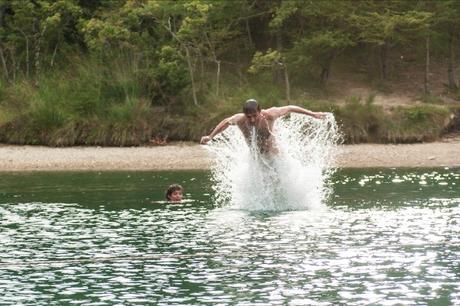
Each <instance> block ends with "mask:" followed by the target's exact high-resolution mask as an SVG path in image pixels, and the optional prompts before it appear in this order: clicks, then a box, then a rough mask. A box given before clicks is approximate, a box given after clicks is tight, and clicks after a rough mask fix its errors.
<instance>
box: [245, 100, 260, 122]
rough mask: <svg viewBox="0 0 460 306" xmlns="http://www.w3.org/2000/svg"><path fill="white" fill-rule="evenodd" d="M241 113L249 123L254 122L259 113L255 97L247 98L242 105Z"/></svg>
mask: <svg viewBox="0 0 460 306" xmlns="http://www.w3.org/2000/svg"><path fill="white" fill-rule="evenodd" d="M243 113H244V115H245V116H246V118H247V119H248V121H249V123H251V124H254V123H255V122H256V120H257V117H258V116H259V114H260V105H259V103H258V102H257V101H256V100H255V99H249V100H247V101H246V102H245V103H244V105H243Z"/></svg>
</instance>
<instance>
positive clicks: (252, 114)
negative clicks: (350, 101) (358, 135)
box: [200, 99, 326, 154]
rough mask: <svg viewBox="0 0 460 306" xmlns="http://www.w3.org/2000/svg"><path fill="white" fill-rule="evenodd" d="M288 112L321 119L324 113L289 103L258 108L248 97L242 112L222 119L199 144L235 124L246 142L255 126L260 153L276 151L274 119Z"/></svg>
mask: <svg viewBox="0 0 460 306" xmlns="http://www.w3.org/2000/svg"><path fill="white" fill-rule="evenodd" d="M289 113H299V114H304V115H308V116H312V117H314V118H316V119H323V118H324V117H325V116H326V114H325V113H315V112H312V111H309V110H306V109H304V108H301V107H299V106H294V105H289V106H283V107H271V108H269V109H262V110H261V109H260V106H259V103H258V102H257V101H256V100H254V99H249V100H247V101H246V103H245V104H244V106H243V113H239V114H235V115H233V116H231V117H228V118H225V119H224V120H222V121H221V122H220V123H219V124H218V125H217V126H216V127H215V128H214V130H213V131H212V132H211V134H209V135H207V136H203V137H201V142H200V143H201V144H206V143H207V142H209V141H210V140H212V139H213V138H214V137H215V136H216V135H217V134H219V133H222V132H223V131H224V130H225V129H226V128H228V127H229V126H230V125H235V124H236V125H237V126H238V127H239V129H240V130H241V132H242V133H243V136H244V138H245V139H246V142H247V143H248V144H250V143H251V131H252V130H253V128H254V127H255V131H256V135H255V141H256V144H257V148H258V149H259V151H260V153H264V154H265V153H273V154H277V153H278V148H277V146H276V142H275V139H274V138H275V137H274V135H273V125H274V124H275V120H276V119H278V118H279V117H282V116H284V115H286V114H289Z"/></svg>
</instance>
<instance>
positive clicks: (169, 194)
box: [165, 184, 184, 201]
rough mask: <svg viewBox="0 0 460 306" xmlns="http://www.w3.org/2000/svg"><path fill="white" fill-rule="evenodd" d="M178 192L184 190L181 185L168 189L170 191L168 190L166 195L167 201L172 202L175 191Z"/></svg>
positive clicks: (174, 185) (171, 186)
mask: <svg viewBox="0 0 460 306" xmlns="http://www.w3.org/2000/svg"><path fill="white" fill-rule="evenodd" d="M178 190H184V188H182V186H181V185H179V184H172V185H170V186H169V187H168V189H166V193H165V198H166V200H167V201H169V200H170V198H169V197H170V196H171V195H172V194H173V192H174V191H178Z"/></svg>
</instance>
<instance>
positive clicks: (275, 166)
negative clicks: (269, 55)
mask: <svg viewBox="0 0 460 306" xmlns="http://www.w3.org/2000/svg"><path fill="white" fill-rule="evenodd" d="M273 132H274V134H275V139H276V143H277V146H278V148H279V150H280V152H279V154H277V155H268V154H265V155H264V154H260V153H258V150H257V148H256V147H255V143H256V142H255V141H250V142H249V143H250V144H249V145H248V144H247V143H246V141H245V139H244V138H243V136H242V133H241V131H239V129H238V128H237V127H235V126H232V127H229V128H228V129H227V130H226V131H225V132H224V133H222V134H220V135H219V136H218V137H217V138H216V141H213V142H212V143H210V145H209V146H207V148H208V149H209V150H210V151H211V152H213V153H214V155H215V160H214V164H213V166H212V169H211V171H212V180H213V184H214V185H213V189H214V191H215V197H216V202H217V203H218V204H230V205H232V206H234V207H236V208H240V209H247V210H302V209H310V210H318V209H321V208H324V204H323V203H324V200H325V199H326V198H327V197H328V195H329V194H330V191H331V187H330V186H329V182H328V178H329V177H330V176H331V174H332V173H333V165H334V157H335V154H336V152H337V144H338V142H339V140H340V133H339V132H338V127H337V123H336V122H335V119H334V116H333V115H332V114H327V116H326V118H325V119H323V120H318V119H314V118H311V117H309V116H304V115H298V114H291V115H290V116H289V117H288V118H282V119H278V120H277V121H276V122H275V125H274V129H273ZM252 137H255V136H254V133H253V136H252Z"/></svg>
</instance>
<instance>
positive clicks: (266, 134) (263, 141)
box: [237, 110, 278, 153]
mask: <svg viewBox="0 0 460 306" xmlns="http://www.w3.org/2000/svg"><path fill="white" fill-rule="evenodd" d="M259 117H260V118H259V120H258V121H257V122H256V123H255V124H253V125H252V124H250V123H249V121H248V120H247V119H246V118H242V119H241V120H239V121H238V123H237V125H238V127H239V128H240V130H241V132H242V133H243V135H244V138H245V139H246V141H247V143H248V144H249V145H251V144H252V141H255V142H256V145H257V148H258V149H259V150H260V152H261V153H268V152H270V153H277V152H278V149H277V148H276V143H275V138H274V135H273V126H274V123H275V120H274V119H273V118H272V117H271V116H270V114H269V113H268V112H267V111H265V110H262V111H261V112H260V115H259ZM253 132H255V134H254V135H252V133H253Z"/></svg>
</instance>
